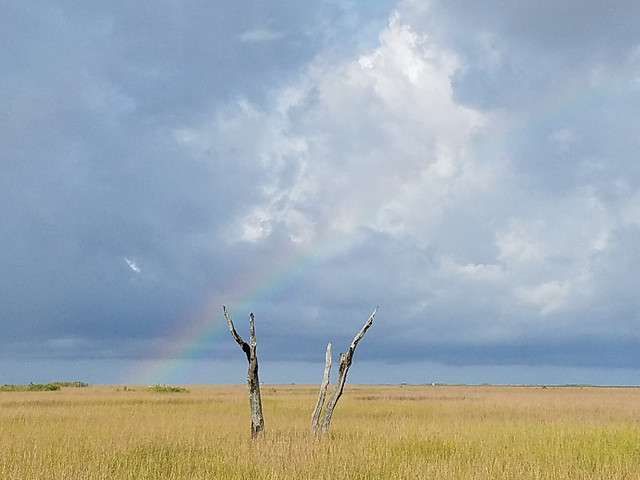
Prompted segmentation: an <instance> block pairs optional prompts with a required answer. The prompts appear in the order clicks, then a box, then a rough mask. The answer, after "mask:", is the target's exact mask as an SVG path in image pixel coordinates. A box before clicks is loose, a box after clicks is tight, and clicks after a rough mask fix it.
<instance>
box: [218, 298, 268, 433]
mask: <svg viewBox="0 0 640 480" xmlns="http://www.w3.org/2000/svg"><path fill="white" fill-rule="evenodd" d="M222 310H223V311H224V317H225V318H226V319H227V325H228V326H229V331H230V332H231V336H232V337H233V339H234V340H235V341H236V342H237V343H238V345H240V348H242V351H243V352H244V353H245V354H246V355H247V361H248V362H249V369H248V370H247V386H248V387H249V406H250V407H251V438H256V437H257V436H258V435H260V433H261V432H263V431H264V418H263V417H262V400H261V398H260V380H259V379H258V357H257V355H256V331H255V327H254V325H253V313H252V314H251V315H249V337H250V338H249V343H247V342H245V341H244V340H242V337H240V335H238V332H236V329H235V328H234V326H233V322H232V321H231V318H230V317H229V313H228V312H227V307H225V306H224V305H223V306H222Z"/></svg>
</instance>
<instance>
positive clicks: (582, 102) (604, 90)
mask: <svg viewBox="0 0 640 480" xmlns="http://www.w3.org/2000/svg"><path fill="white" fill-rule="evenodd" d="M630 67H631V65H622V66H621V67H620V70H619V71H618V72H614V73H613V74H611V75H610V77H609V78H607V79H606V81H604V82H602V83H601V84H600V85H599V86H588V85H585V83H586V82H583V83H582V85H581V87H579V88H578V87H576V85H571V84H567V85H565V88H564V89H558V90H555V91H550V92H549V94H548V97H547V98H545V99H543V100H540V99H538V100H539V101H538V102H537V103H536V104H535V105H533V104H532V105H531V106H530V107H531V108H530V109H525V108H523V109H522V111H523V112H525V113H523V114H522V115H520V116H517V117H515V118H513V117H509V118H508V124H507V123H505V124H502V125H501V126H500V125H497V126H494V127H495V128H494V130H493V133H492V134H491V135H489V137H485V138H484V139H482V136H481V137H480V141H479V142H478V143H476V144H475V148H478V149H479V152H480V153H479V154H480V155H492V154H493V151H492V150H493V148H498V149H501V148H503V144H504V142H505V141H506V142H509V141H512V140H517V139H518V138H521V137H522V136H524V135H527V134H530V133H531V132H534V133H535V132H537V131H539V130H543V129H544V128H545V127H547V126H548V124H549V123H554V120H555V119H557V118H559V117H561V116H562V115H563V114H564V113H565V112H567V111H569V112H580V111H582V110H589V109H591V108H592V107H593V104H594V103H595V102H598V101H599V100H600V99H601V98H604V97H609V98H611V97H613V98H615V97H617V96H618V94H619V93H620V92H623V91H625V89H624V88H621V85H622V84H625V82H629V81H631V79H633V78H634V75H633V74H634V72H633V71H631V70H632V69H631V68H630ZM490 115H491V114H489V116H490ZM487 149H488V150H487ZM483 150H484V153H482V152H483ZM383 201H384V198H383V199H381V201H380V202H378V203H380V204H382V203H383ZM374 210H375V206H372V208H371V211H374ZM354 220H355V219H354ZM358 225H359V223H358V222H355V221H354V222H353V224H352V225H351V226H350V228H348V229H347V230H345V231H341V232H337V233H336V232H334V233H333V234H332V235H333V236H331V237H328V236H324V237H321V238H319V239H317V240H315V241H314V242H311V244H310V245H308V246H306V247H303V248H299V249H298V250H296V251H295V252H293V253H291V252H281V253H280V254H279V255H276V256H274V258H272V259H268V260H266V261H265V262H263V264H262V265H257V266H256V267H257V268H258V270H254V271H252V272H251V276H250V278H242V279H236V282H235V285H234V286H232V287H230V289H229V291H227V292H221V291H217V292H212V293H211V295H210V297H209V298H208V299H206V300H205V301H204V302H202V304H201V305H200V306H199V308H198V309H197V310H196V311H195V312H193V313H191V314H190V315H187V316H186V318H185V319H184V320H181V321H179V322H176V331H175V332H173V334H171V335H169V337H170V338H172V345H175V347H169V350H170V351H164V352H156V353H162V357H163V358H166V357H170V358H171V359H170V360H166V361H161V362H155V363H154V362H149V363H148V364H145V365H143V366H142V367H136V368H135V369H134V370H133V371H132V372H131V374H130V378H132V379H135V380H136V381H139V380H140V379H144V382H145V383H164V382H166V381H168V379H172V378H176V377H179V372H180V371H181V370H182V369H183V368H185V366H186V364H187V363H188V361H189V360H190V359H192V358H193V357H194V356H196V354H197V353H198V352H201V351H203V350H205V349H206V348H210V346H211V345H213V344H215V340H216V338H218V337H221V336H223V335H228V331H227V326H226V322H225V320H224V316H223V314H222V305H223V304H226V305H227V306H229V308H230V310H231V312H232V315H233V314H234V313H236V314H237V315H239V316H240V315H242V316H244V315H247V316H248V314H249V312H250V311H251V309H252V308H254V306H255V305H257V304H259V303H260V302H261V301H262V300H264V299H268V298H272V297H274V296H276V294H277V293H278V292H279V291H281V290H282V289H284V287H285V286H286V285H288V284H290V282H292V281H293V280H295V279H296V278H299V277H300V276H301V275H303V274H304V273H306V272H308V271H310V270H312V269H313V268H314V266H315V265H318V264H319V263H321V262H322V260H323V259H325V258H328V257H330V256H331V255H332V254H333V253H335V252H336V251H340V250H341V249H342V248H343V247H344V246H345V244H346V243H348V241H349V239H350V238H351V236H352V234H353V233H354V232H355V231H356V230H357V228H358ZM152 353H153V352H152ZM151 356H153V355H151ZM143 363H144V362H143Z"/></svg>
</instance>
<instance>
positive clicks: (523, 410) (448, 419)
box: [0, 385, 640, 480]
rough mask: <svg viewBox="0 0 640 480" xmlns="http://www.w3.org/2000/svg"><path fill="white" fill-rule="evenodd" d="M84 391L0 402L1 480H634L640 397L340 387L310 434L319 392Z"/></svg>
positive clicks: (639, 457) (6, 395) (620, 391)
mask: <svg viewBox="0 0 640 480" xmlns="http://www.w3.org/2000/svg"><path fill="white" fill-rule="evenodd" d="M188 390H189V392H188V393H187V392H182V393H170V392H169V393H166V394H162V395H158V394H156V393H154V392H153V391H150V390H148V388H147V387H146V386H128V387H127V388H124V387H123V386H113V387H110V386H90V387H87V388H82V389H62V390H61V391H57V392H2V394H0V439H1V440H0V478H2V479H36V478H37V479H60V478H79V479H211V478H229V479H241V478H255V479H279V478H295V479H329V478H343V479H403V478H406V479H409V478H411V479H418V478H420V479H422V478H433V479H483V480H484V479H567V480H569V479H572V480H574V479H631V478H640V442H638V438H640V415H639V414H640V389H633V388H581V387H565V388H553V387H550V388H548V389H542V388H540V387H488V386H486V387H485V386H482V387H464V386H347V388H346V389H345V393H344V396H343V398H342V399H341V401H340V403H339V404H338V407H337V408H336V411H335V413H334V418H333V422H332V425H331V431H330V433H329V435H327V436H325V437H320V438H316V437H314V436H312V435H311V434H310V433H309V431H308V430H309V421H310V415H311V411H312V409H313V406H314V405H315V399H316V395H317V387H316V386H311V387H309V386H289V385H287V386H270V385H265V386H263V387H262V397H263V403H264V415H265V422H266V435H264V436H263V437H262V438H260V439H258V440H257V441H252V440H251V438H250V422H249V406H248V399H247V392H246V387H245V386H189V387H188Z"/></svg>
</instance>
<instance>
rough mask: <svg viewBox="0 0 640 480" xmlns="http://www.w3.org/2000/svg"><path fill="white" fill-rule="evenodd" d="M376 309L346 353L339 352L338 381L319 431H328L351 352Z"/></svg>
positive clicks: (374, 314)
mask: <svg viewBox="0 0 640 480" xmlns="http://www.w3.org/2000/svg"><path fill="white" fill-rule="evenodd" d="M377 311H378V307H376V308H375V310H374V311H373V313H372V314H371V316H370V317H369V319H368V320H367V321H366V322H365V324H364V325H363V327H362V329H360V331H359V332H358V334H357V335H356V336H355V337H354V338H353V341H352V342H351V345H350V346H349V350H348V351H347V352H346V353H341V354H340V360H339V362H338V381H337V383H336V387H335V389H334V390H333V394H332V395H331V398H330V399H329V402H328V403H327V408H326V409H325V411H324V416H323V418H322V425H321V432H322V433H327V432H328V431H329V424H330V423H331V417H332V416H333V409H334V408H335V407H336V404H337V403H338V400H340V396H341V395H342V391H343V389H344V384H345V382H346V381H347V372H348V371H349V367H351V362H352V360H353V353H354V352H355V350H356V346H357V345H358V342H359V341H360V340H361V339H362V337H364V334H365V333H366V332H367V330H368V329H369V327H370V326H371V324H373V319H374V317H375V316H376V312H377Z"/></svg>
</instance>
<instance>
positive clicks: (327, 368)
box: [311, 343, 331, 435]
mask: <svg viewBox="0 0 640 480" xmlns="http://www.w3.org/2000/svg"><path fill="white" fill-rule="evenodd" d="M330 372H331V343H329V344H328V345H327V354H326V358H325V364H324V375H323V376H322V383H321V384H320V394H319V395H318V401H317V402H316V408H315V409H314V410H313V414H312V415H311V433H313V434H314V435H315V434H317V433H318V428H320V413H321V412H322V407H324V401H325V399H326V397H327V386H328V385H329V374H330Z"/></svg>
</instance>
